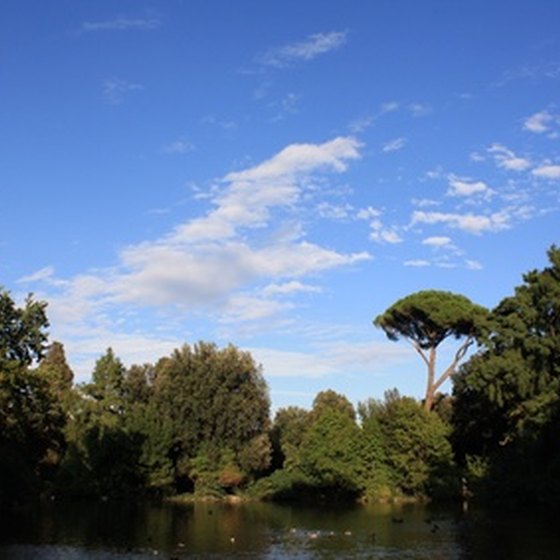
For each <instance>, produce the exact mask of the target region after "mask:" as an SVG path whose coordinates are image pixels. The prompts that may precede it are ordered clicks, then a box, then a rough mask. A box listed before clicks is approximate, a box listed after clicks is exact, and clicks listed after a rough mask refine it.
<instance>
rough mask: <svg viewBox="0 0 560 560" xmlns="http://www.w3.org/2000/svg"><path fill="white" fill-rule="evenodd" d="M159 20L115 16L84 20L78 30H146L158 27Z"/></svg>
mask: <svg viewBox="0 0 560 560" xmlns="http://www.w3.org/2000/svg"><path fill="white" fill-rule="evenodd" d="M160 25H161V21H160V20H159V19H158V18H142V17H127V16H117V17H115V18H113V19H106V20H98V21H85V22H84V23H82V26H81V28H80V30H81V31H82V32H93V31H129V30H138V31H146V30H152V29H157V28H158V27H160Z"/></svg>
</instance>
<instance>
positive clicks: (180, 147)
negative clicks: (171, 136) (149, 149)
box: [163, 138, 194, 154]
mask: <svg viewBox="0 0 560 560" xmlns="http://www.w3.org/2000/svg"><path fill="white" fill-rule="evenodd" d="M193 150H194V144H192V143H191V142H188V141H187V140H185V139H183V138H179V139H178V140H174V141H173V142H170V143H169V144H166V145H165V146H164V147H163V151H164V152H165V153H166V154H186V153H188V152H192V151H193Z"/></svg>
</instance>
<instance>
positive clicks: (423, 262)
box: [403, 259, 431, 268]
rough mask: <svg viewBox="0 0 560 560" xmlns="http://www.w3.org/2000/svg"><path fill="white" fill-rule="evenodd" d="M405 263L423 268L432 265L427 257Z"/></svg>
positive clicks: (405, 262)
mask: <svg viewBox="0 0 560 560" xmlns="http://www.w3.org/2000/svg"><path fill="white" fill-rule="evenodd" d="M403 264H404V266H412V267H415V268H423V267H426V266H430V265H431V263H430V261H427V260H425V259H412V260H408V261H404V263H403Z"/></svg>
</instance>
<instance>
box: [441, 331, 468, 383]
mask: <svg viewBox="0 0 560 560" xmlns="http://www.w3.org/2000/svg"><path fill="white" fill-rule="evenodd" d="M473 342H474V338H473V337H472V336H469V337H468V338H467V339H466V340H465V342H463V344H461V346H460V347H459V349H458V350H457V352H455V357H454V358H453V361H452V362H451V364H450V365H449V367H448V368H447V369H446V370H445V371H444V372H443V373H442V374H441V375H440V377H439V378H438V380H437V381H436V382H435V383H434V393H435V392H436V391H437V390H438V389H439V388H440V387H441V385H442V384H443V383H444V382H445V381H446V380H447V379H448V378H449V377H450V376H451V374H452V373H454V372H455V368H456V367H457V364H458V363H459V362H460V361H461V360H462V359H463V358H464V356H465V354H466V353H467V350H468V349H469V346H471V344H472V343H473Z"/></svg>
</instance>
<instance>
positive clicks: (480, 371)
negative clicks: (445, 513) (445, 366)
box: [454, 246, 560, 500]
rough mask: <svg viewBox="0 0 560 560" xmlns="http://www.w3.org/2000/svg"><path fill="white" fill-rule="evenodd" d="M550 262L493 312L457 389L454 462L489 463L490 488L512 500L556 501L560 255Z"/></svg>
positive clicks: (552, 254)
mask: <svg viewBox="0 0 560 560" xmlns="http://www.w3.org/2000/svg"><path fill="white" fill-rule="evenodd" d="M548 258H549V261H550V264H549V266H547V267H545V268H544V269H542V270H533V271H530V272H528V273H527V274H525V275H524V276H523V284H522V285H520V286H518V287H517V288H516V289H515V293H514V295H513V296H510V297H507V298H505V299H503V300H502V301H501V302H500V304H499V305H498V306H497V307H496V308H495V309H494V310H493V311H492V313H491V316H490V321H489V330H488V336H487V337H486V339H485V340H484V351H483V352H481V353H479V354H478V355H476V356H474V357H473V358H472V359H471V360H470V361H469V362H468V363H467V364H466V365H465V366H463V368H461V372H460V374H459V375H458V376H457V381H456V387H455V400H456V403H455V413H454V424H455V436H454V441H455V444H456V448H457V450H458V453H459V455H460V456H461V457H463V458H464V460H465V462H468V460H469V457H470V461H471V463H472V462H473V461H474V460H475V459H473V458H474V457H478V458H479V459H480V458H484V459H487V460H489V465H490V472H489V476H490V478H491V479H492V480H491V481H490V482H491V483H492V484H493V485H494V487H495V489H497V491H498V493H500V494H502V495H504V494H505V493H508V494H509V495H511V496H515V497H516V499H518V498H519V497H521V496H528V495H531V496H528V497H532V499H544V500H547V499H551V497H552V496H557V497H560V484H558V482H557V481H558V480H559V476H560V443H559V442H558V438H557V435H554V434H557V433H558V432H557V430H558V428H560V249H558V248H557V247H555V246H553V247H551V248H550V250H549V251H548ZM477 461H478V462H480V460H477ZM526 473H532V476H529V477H527V476H526Z"/></svg>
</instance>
